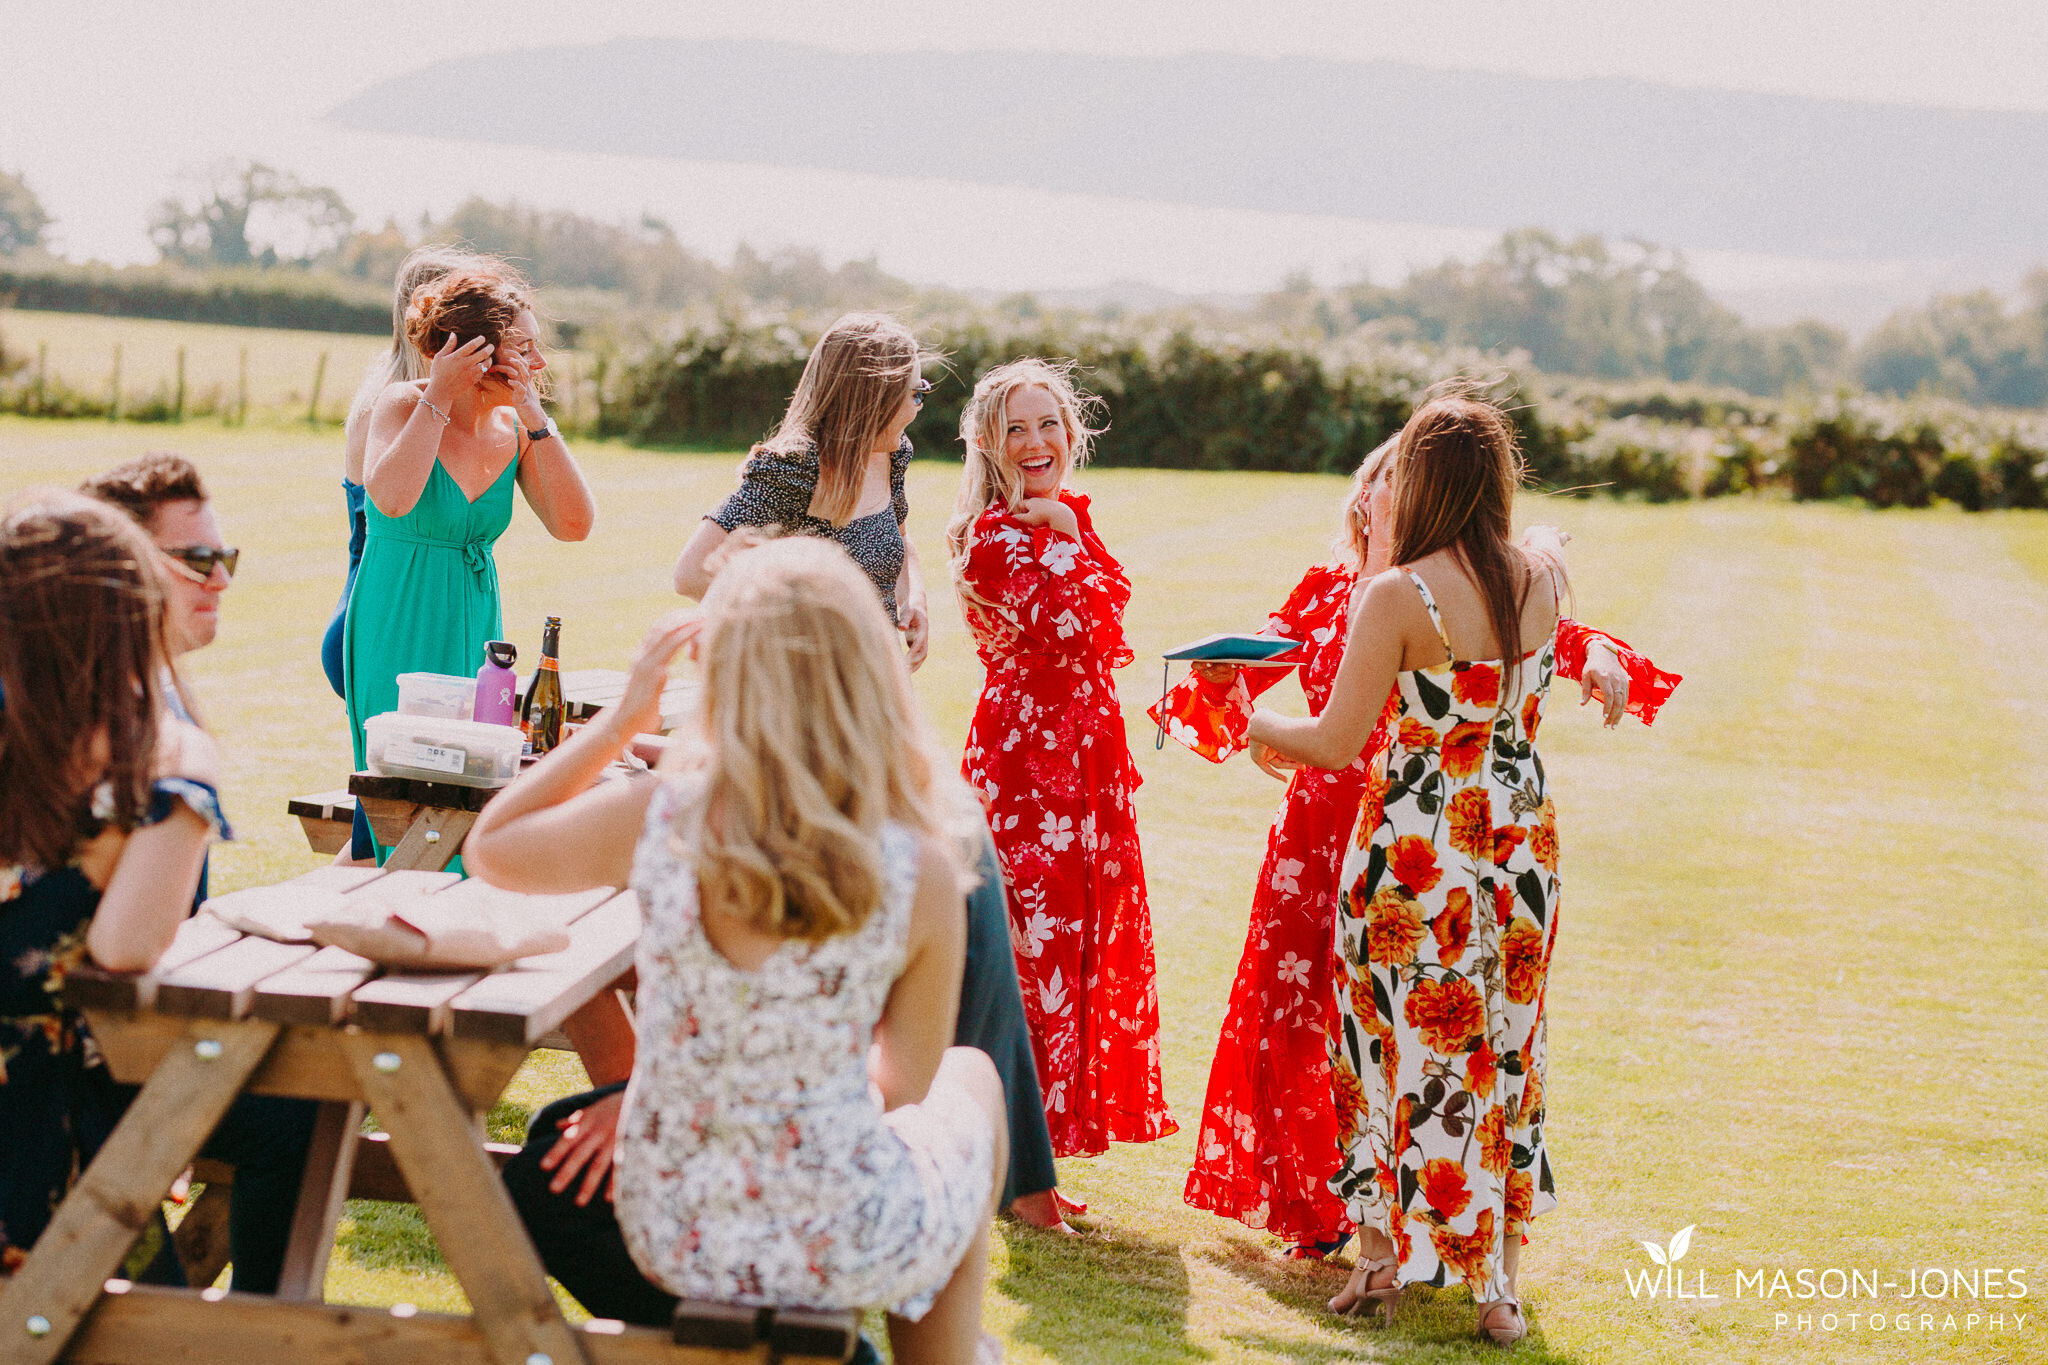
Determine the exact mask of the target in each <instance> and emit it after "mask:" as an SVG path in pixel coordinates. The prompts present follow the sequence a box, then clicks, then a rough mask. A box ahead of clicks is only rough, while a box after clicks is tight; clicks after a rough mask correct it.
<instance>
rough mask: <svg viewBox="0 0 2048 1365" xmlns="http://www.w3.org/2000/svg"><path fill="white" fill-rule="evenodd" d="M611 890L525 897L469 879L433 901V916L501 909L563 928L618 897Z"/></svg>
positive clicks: (598, 889) (524, 895)
mask: <svg viewBox="0 0 2048 1365" xmlns="http://www.w3.org/2000/svg"><path fill="white" fill-rule="evenodd" d="M618 894H619V893H618V890H617V888H615V887H610V886H599V887H593V888H591V889H590V890H588V891H568V892H564V893H561V894H559V895H528V894H525V893H522V892H518V891H507V890H505V889H503V888H502V887H496V886H492V885H491V884H490V883H489V882H486V881H484V880H482V879H481V878H478V877H471V878H470V879H469V880H468V881H465V882H463V883H462V884H461V885H460V886H452V887H450V888H448V890H446V891H443V892H441V893H440V894H439V895H438V896H436V897H435V898H434V910H435V912H436V913H437V914H439V913H445V912H447V911H449V910H451V909H452V910H457V911H462V910H470V909H474V910H477V911H478V912H482V911H484V910H486V909H497V908H501V907H502V908H504V909H506V910H511V911H514V912H516V913H518V914H520V915H521V916H525V917H530V918H532V919H535V920H540V921H544V922H546V923H549V924H559V925H562V926H563V927H564V928H566V927H568V926H569V925H571V924H573V923H575V922H576V921H577V920H579V919H581V918H582V917H583V916H585V915H587V914H589V913H590V912H591V911H592V910H595V909H596V908H597V907H598V906H600V905H603V904H604V903H605V902H606V901H608V900H610V899H611V898H612V897H614V896H616V895H618Z"/></svg>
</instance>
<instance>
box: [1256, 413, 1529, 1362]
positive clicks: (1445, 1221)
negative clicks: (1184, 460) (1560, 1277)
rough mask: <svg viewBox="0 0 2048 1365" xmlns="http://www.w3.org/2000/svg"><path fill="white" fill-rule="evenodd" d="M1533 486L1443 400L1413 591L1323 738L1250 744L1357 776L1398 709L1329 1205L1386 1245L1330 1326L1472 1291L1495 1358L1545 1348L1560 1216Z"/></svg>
mask: <svg viewBox="0 0 2048 1365" xmlns="http://www.w3.org/2000/svg"><path fill="white" fill-rule="evenodd" d="M1520 472H1521V471H1520V461H1519V459H1518V457H1517V455H1516V452H1515V443H1514V434H1513V428H1512V426H1511V425H1510V424H1509V423H1508V421H1507V419H1506V417H1505V416H1504V415H1503V414H1502V413H1501V412H1500V411H1499V410H1498V409H1497V408H1495V407H1493V406H1492V405H1490V404H1486V403H1483V402H1478V401H1475V400H1472V399H1469V398H1446V399H1438V400H1436V401H1433V402H1431V403H1428V404H1426V405H1425V406H1423V407H1422V408H1421V409H1420V410H1418V411H1417V412H1416V414H1415V415H1414V417H1413V418H1411V419H1410V420H1409V423H1408V425H1407V427H1406V428H1405V429H1404V430H1403V432H1402V436H1401V441H1400V446H1399V448H1398V450H1397V453H1396V455H1395V458H1394V469H1393V471H1392V473H1393V484H1394V508H1393V518H1392V521H1393V525H1392V527H1391V528H1390V530H1391V540H1392V543H1391V545H1390V546H1389V549H1390V552H1391V555H1392V558H1393V561H1394V563H1395V564H1397V565H1402V566H1404V567H1402V568H1399V569H1394V570H1390V571H1388V572H1387V573H1384V574H1381V575H1380V576H1378V577H1377V578H1375V579H1373V580H1372V581H1371V582H1370V583H1368V584H1366V585H1365V587H1364V589H1363V590H1362V592H1361V593H1360V594H1359V596H1358V599H1357V600H1356V601H1354V603H1353V607H1352V620H1351V624H1350V635H1349V640H1348V641H1347V643H1346V646H1345V653H1344V659H1343V663H1342V664H1341V665H1340V666H1339V670H1338V675H1337V679H1336V682H1335V684H1334V686H1333V688H1332V690H1331V695H1330V698H1329V700H1328V702H1327V703H1326V704H1325V706H1324V707H1323V709H1322V712H1321V714H1320V715H1319V716H1317V717H1315V718H1313V719H1292V718H1284V717H1280V716H1276V715H1275V714H1273V713H1272V712H1269V711H1259V712H1256V713H1255V714H1254V715H1253V716H1252V717H1251V720H1250V722H1249V726H1248V735H1249V738H1250V740H1251V741H1252V743H1253V745H1254V747H1255V752H1256V748H1257V746H1259V745H1266V746H1270V747H1271V748H1273V749H1275V750H1277V751H1278V752H1280V753H1282V754H1284V755H1286V756H1288V757H1291V758H1293V759H1296V760H1298V761H1301V762H1304V763H1309V764H1313V765H1315V766H1317V767H1325V768H1341V767H1343V766H1344V765H1346V764H1348V763H1349V762H1351V761H1352V760H1353V759H1354V758H1355V757H1357V755H1358V754H1359V752H1360V751H1361V750H1362V749H1363V748H1364V747H1365V746H1366V743H1367V739H1368V736H1370V735H1371V734H1372V733H1373V732H1374V729H1375V727H1376V723H1378V722H1380V720H1381V715H1382V710H1383V707H1384V705H1385V704H1386V701H1387V699H1388V696H1389V693H1390V692H1392V693H1393V694H1394V697H1395V698H1396V701H1395V705H1396V708H1397V709H1396V712H1395V715H1394V717H1393V719H1392V724H1391V725H1390V726H1389V729H1390V730H1391V731H1392V735H1393V741H1392V743H1391V744H1390V745H1389V746H1388V747H1387V748H1386V749H1385V751H1384V753H1383V754H1382V755H1381V756H1380V757H1378V758H1376V759H1374V760H1373V761H1372V763H1371V765H1370V769H1369V773H1368V777H1367V780H1366V784H1365V794H1364V797H1363V800H1362V802H1361V806H1360V815H1359V822H1358V827H1357V828H1358V833H1357V836H1356V838H1355V840H1354V845H1355V846H1354V847H1353V849H1352V850H1351V852H1350V853H1349V854H1348V855H1347V857H1346V859H1345V863H1344V867H1343V871H1342V873H1341V875H1340V879H1339V887H1340V888H1341V889H1340V892H1339V902H1338V909H1337V914H1338V925H1337V937H1338V951H1339V956H1340V957H1341V959H1342V961H1343V976H1342V977H1341V978H1340V980H1339V982H1338V993H1339V1010H1338V1013H1339V1017H1340V1022H1341V1043H1340V1045H1339V1049H1338V1057H1337V1064H1336V1077H1335V1079H1336V1088H1337V1096H1338V1113H1337V1120H1338V1127H1339V1136H1340V1140H1341V1142H1342V1144H1343V1149H1344V1150H1343V1161H1342V1164H1341V1166H1340V1167H1339V1169H1338V1172H1337V1175H1336V1176H1335V1178H1334V1180H1333V1182H1332V1188H1333V1189H1334V1190H1335V1191H1336V1193H1337V1194H1338V1195H1339V1196H1340V1197H1342V1198H1343V1199H1344V1200H1345V1201H1346V1202H1347V1205H1348V1207H1349V1211H1350V1213H1351V1216H1352V1217H1353V1218H1354V1219H1355V1220H1356V1221H1357V1222H1358V1224H1359V1226H1360V1227H1361V1228H1363V1229H1367V1230H1370V1231H1372V1232H1374V1233H1378V1234H1381V1236H1376V1237H1373V1238H1372V1239H1371V1243H1370V1244H1369V1245H1368V1246H1367V1248H1366V1251H1365V1252H1364V1253H1362V1254H1361V1257H1360V1261H1359V1264H1358V1267H1357V1269H1356V1271H1355V1272H1354V1274H1353V1276H1352V1282H1351V1284H1350V1285H1348V1286H1347V1287H1346V1289H1345V1291H1344V1293H1342V1294H1340V1295H1339V1296H1338V1297H1337V1298H1336V1299H1335V1300H1333V1301H1332V1304H1331V1306H1332V1307H1333V1308H1335V1309H1338V1310H1339V1311H1344V1310H1348V1309H1351V1308H1355V1307H1357V1306H1359V1305H1360V1304H1363V1303H1366V1302H1372V1301H1378V1302H1391V1300H1392V1299H1393V1298H1394V1297H1395V1296H1396V1295H1398V1294H1399V1292H1400V1289H1401V1287H1402V1286H1403V1285H1406V1284H1410V1283H1415V1282H1422V1283H1428V1284H1435V1285H1444V1284H1447V1283H1451V1282H1453V1281H1459V1280H1462V1281H1464V1282H1465V1283H1466V1284H1468V1285H1469V1286H1470V1287H1471V1289H1472V1293H1473V1296H1474V1298H1475V1299H1477V1300H1478V1301H1479V1303H1480V1305H1481V1316H1480V1332H1481V1334H1482V1335H1483V1336H1486V1337H1488V1338H1490V1339H1492V1340H1494V1341H1497V1342H1503V1343H1505V1342H1511V1341H1514V1340H1518V1339H1519V1338H1520V1337H1521V1336H1522V1335H1523V1333H1524V1331H1525V1330H1526V1329H1525V1326H1524V1323H1523V1319H1522V1316H1521V1306H1520V1302H1519V1299H1518V1298H1517V1296H1516V1293H1517V1291H1516V1287H1515V1272H1516V1269H1517V1264H1518V1261H1519V1253H1520V1249H1521V1242H1522V1237H1523V1233H1524V1229H1525V1227H1526V1224H1527V1222H1528V1220H1529V1219H1531V1218H1532V1217H1534V1216H1535V1215H1536V1214H1539V1213H1542V1212H1545V1211H1546V1210H1548V1209H1549V1208H1551V1207H1552V1206H1554V1204H1555V1203H1556V1199H1555V1195H1554V1192H1553V1184H1552V1179H1551V1172H1550V1163H1549V1157H1548V1154H1547V1152H1546V1149H1545V1146H1544V1141H1543V1118H1544V1113H1543V1070H1544V1030H1543V999H1544V982H1545V978H1546V974H1547V969H1548V967H1549V963H1550V954H1551V950H1552V947H1553V945H1554V943H1555V939H1556V932H1557V907H1558V889H1559V887H1558V877H1557V825H1556V817H1555V813H1554V808H1553V807H1552V805H1551V801H1550V796H1549V792H1548V790H1547V787H1546V783H1545V778H1544V773H1543V766H1542V763H1541V761H1540V760H1539V759H1538V758H1537V755H1536V748H1535V738H1536V734H1537V730H1538V727H1539V725H1540V723H1541V720H1542V714H1543V706H1544V703H1545V700H1546V698H1547V697H1548V694H1549V690H1550V685H1551V682H1552V679H1553V678H1554V677H1555V676H1556V673H1557V663H1558V660H1557V655H1558V644H1557V634H1556V626H1557V622H1558V619H1559V612H1558V608H1559V602H1558V597H1557V594H1558V588H1559V578H1560V577H1561V569H1560V568H1559V566H1558V565H1557V564H1556V563H1555V562H1554V561H1547V560H1546V558H1545V557H1541V556H1537V555H1534V554H1531V553H1529V552H1527V551H1524V550H1522V549H1520V548H1518V547H1516V546H1514V545H1513V544H1512V543H1510V541H1509V540H1508V531H1509V526H1510V519H1511V513H1512V507H1513V498H1514V489H1515V487H1516V485H1517V483H1518V482H1519V476H1520ZM1439 602H1441V603H1443V604H1444V610H1442V611H1439V608H1438V603H1439ZM1524 642H1539V643H1537V644H1536V647H1535V648H1534V649H1531V650H1529V651H1527V652H1526V653H1525V652H1524V650H1523V648H1522V645H1523V643H1524ZM1383 1239H1385V1240H1383ZM1389 1242H1390V1245H1389ZM1374 1245H1377V1246H1379V1247H1383V1248H1386V1249H1388V1250H1390V1251H1391V1255H1374V1254H1372V1252H1373V1249H1374Z"/></svg>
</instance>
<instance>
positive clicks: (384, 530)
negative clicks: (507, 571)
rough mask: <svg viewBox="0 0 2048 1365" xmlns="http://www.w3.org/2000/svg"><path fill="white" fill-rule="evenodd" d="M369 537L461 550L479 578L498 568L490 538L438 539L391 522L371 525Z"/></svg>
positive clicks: (472, 571) (464, 560) (471, 570)
mask: <svg viewBox="0 0 2048 1365" xmlns="http://www.w3.org/2000/svg"><path fill="white" fill-rule="evenodd" d="M368 538H369V539H371V540H395V541H398V542H400V543H401V544H405V545H425V546H428V547H429V548H431V549H436V550H460V551H461V552H462V562H463V563H464V564H466V565H468V566H469V571H470V572H471V573H473V574H475V575H476V576H477V577H478V578H484V579H488V578H490V577H491V576H492V574H493V573H494V572H495V569H496V566H495V565H493V564H492V563H491V542H490V541H488V540H436V539H434V538H433V537H432V536H423V535H420V534H419V533H418V532H416V531H408V530H406V529H405V528H404V527H402V526H393V525H391V524H389V523H386V524H384V525H381V526H371V527H370V528H369V537H368Z"/></svg>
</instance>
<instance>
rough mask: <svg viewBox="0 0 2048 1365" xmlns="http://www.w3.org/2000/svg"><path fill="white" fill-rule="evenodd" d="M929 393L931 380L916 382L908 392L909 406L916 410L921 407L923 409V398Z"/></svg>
mask: <svg viewBox="0 0 2048 1365" xmlns="http://www.w3.org/2000/svg"><path fill="white" fill-rule="evenodd" d="M931 391H932V381H931V380H929V379H920V380H918V381H917V383H916V384H914V385H912V386H911V390H910V404H911V406H912V407H918V408H921V407H923V406H924V396H925V395H926V394H928V393H930V392H931Z"/></svg>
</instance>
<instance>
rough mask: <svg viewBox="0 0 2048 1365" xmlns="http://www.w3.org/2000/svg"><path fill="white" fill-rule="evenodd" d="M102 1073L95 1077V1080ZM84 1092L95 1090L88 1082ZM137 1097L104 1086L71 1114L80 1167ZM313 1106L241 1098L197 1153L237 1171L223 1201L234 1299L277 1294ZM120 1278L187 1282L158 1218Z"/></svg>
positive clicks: (277, 1099)
mask: <svg viewBox="0 0 2048 1365" xmlns="http://www.w3.org/2000/svg"><path fill="white" fill-rule="evenodd" d="M105 1074H106V1073H105V1072H104V1071H97V1075H98V1076H100V1077H104V1076H105ZM86 1084H87V1087H88V1089H89V1090H91V1089H98V1088H99V1087H98V1086H97V1085H95V1083H94V1081H93V1080H91V1079H88V1080H87V1082H86ZM134 1097H135V1087H133V1086H125V1085H115V1084H113V1083H112V1082H110V1081H109V1082H105V1083H104V1091H103V1094H102V1095H90V1094H89V1095H88V1096H87V1097H86V1102H85V1103H84V1104H82V1105H80V1106H79V1110H78V1111H77V1120H78V1130H77V1131H78V1138H79V1165H80V1167H81V1169H82V1168H83V1167H84V1166H86V1165H88V1164H90V1163H91V1161H92V1159H93V1157H94V1156H95V1155H97V1154H98V1152H99V1149H100V1145H101V1144H102V1143H104V1142H105V1141H106V1139H107V1136H108V1135H109V1134H110V1133H112V1132H113V1129H114V1125H115V1124H116V1123H118V1122H119V1121H120V1119H121V1116H122V1114H123V1113H125V1112H126V1111H127V1108H128V1105H129V1102H130V1101H131V1100H133V1099H134ZM319 1109H320V1106H319V1105H318V1104H317V1103H316V1102H315V1101H313V1100H294V1099H285V1098H283V1097H281V1096H277V1095H243V1096H242V1097H241V1098H239V1099H237V1100H236V1101H235V1102H234V1103H233V1104H232V1105H230V1106H229V1107H228V1112H227V1113H226V1114H225V1115H224V1116H223V1117H222V1118H221V1121H220V1125H219V1126H218V1127H216V1128H215V1129H214V1130H213V1136H211V1137H209V1138H208V1139H207V1140H206V1145H205V1146H204V1147H201V1148H200V1149H199V1154H200V1155H201V1156H203V1157H207V1158H209V1159H210V1160H214V1161H221V1162H225V1163H227V1164H228V1165H230V1166H233V1167H234V1168H235V1183H234V1187H233V1189H232V1190H231V1191H230V1193H229V1199H228V1256H229V1258H230V1259H231V1261H232V1262H233V1264H234V1274H233V1276H232V1278H231V1281H230V1282H231V1283H232V1285H233V1287H234V1288H235V1290H236V1291H237V1292H238V1293H243V1294H275V1293H276V1292H277V1281H278V1276H279V1275H280V1274H281V1273H282V1272H283V1270H284V1253H285V1246H286V1244H287V1243H288V1242H289V1241H290V1240H291V1232H292V1215H293V1213H294V1212H295V1211H296V1210H297V1208H298V1202H299V1182H300V1180H301V1179H302V1178H303V1177H304V1175H305V1171H306V1149H307V1148H308V1147H310V1146H311V1145H312V1142H313V1120H314V1118H315V1117H316V1116H317V1115H318V1113H319ZM125 1269H126V1273H127V1274H128V1275H129V1276H130V1277H131V1278H133V1279H136V1280H140V1281H142V1282H143V1283H145V1284H174V1285H182V1284H184V1283H185V1271H184V1267H183V1266H182V1265H181V1264H180V1263H179V1261H178V1251H177V1247H176V1246H175V1245H173V1243H172V1242H171V1238H170V1231H169V1228H168V1227H167V1226H166V1225H165V1223H164V1221H163V1218H162V1215H161V1214H159V1215H158V1216H157V1217H156V1218H155V1219H153V1220H152V1221H151V1224H150V1226H148V1227H147V1228H145V1229H144V1230H143V1233H142V1236H141V1237H140V1238H139V1239H137V1241H136V1246H135V1250H134V1251H133V1252H131V1253H130V1255H129V1258H128V1261H127V1262H126V1266H125Z"/></svg>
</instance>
